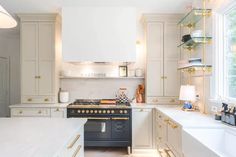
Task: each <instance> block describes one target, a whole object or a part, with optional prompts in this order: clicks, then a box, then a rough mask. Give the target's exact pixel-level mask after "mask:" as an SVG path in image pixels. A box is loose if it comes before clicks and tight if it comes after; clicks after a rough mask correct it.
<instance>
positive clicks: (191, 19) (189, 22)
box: [178, 9, 211, 28]
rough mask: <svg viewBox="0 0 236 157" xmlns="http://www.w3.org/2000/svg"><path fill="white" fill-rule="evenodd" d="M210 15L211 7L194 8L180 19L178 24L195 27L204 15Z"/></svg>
mask: <svg viewBox="0 0 236 157" xmlns="http://www.w3.org/2000/svg"><path fill="white" fill-rule="evenodd" d="M210 15H211V9H192V10H191V11H190V12H189V13H188V14H186V15H185V16H184V17H183V18H182V19H181V20H180V21H179V23H178V25H180V26H183V27H189V28H191V27H194V26H195V25H196V23H198V21H200V20H201V18H202V17H203V16H210Z"/></svg>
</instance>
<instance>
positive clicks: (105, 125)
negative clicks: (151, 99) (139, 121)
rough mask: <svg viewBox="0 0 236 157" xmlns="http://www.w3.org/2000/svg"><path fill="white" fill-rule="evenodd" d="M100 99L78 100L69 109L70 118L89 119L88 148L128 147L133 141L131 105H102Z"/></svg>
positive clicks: (86, 130)
mask: <svg viewBox="0 0 236 157" xmlns="http://www.w3.org/2000/svg"><path fill="white" fill-rule="evenodd" d="M100 102H101V100H99V99H92V100H91V99H89V100H88V99H86V100H85V99H78V100H76V101H75V102H74V103H71V104H70V105H69V106H68V107H67V117H68V118H87V119H88V122H87V123H86V124H85V128H84V130H85V137H84V139H85V146H86V147H127V148H128V152H130V150H131V149H130V148H131V141H132V130H131V129H132V127H131V126H132V112H131V108H130V104H129V103H127V104H106V105H104V104H101V103H100Z"/></svg>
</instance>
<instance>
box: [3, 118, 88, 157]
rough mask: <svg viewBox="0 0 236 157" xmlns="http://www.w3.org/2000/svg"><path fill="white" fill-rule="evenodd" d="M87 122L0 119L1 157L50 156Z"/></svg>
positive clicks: (47, 119) (58, 119) (51, 119)
mask: <svg viewBox="0 0 236 157" xmlns="http://www.w3.org/2000/svg"><path fill="white" fill-rule="evenodd" d="M85 123H86V119H79V118H76V119H62V118H55V119H53V118H0V156H2V157H16V156H17V157H53V156H54V155H55V154H56V153H58V151H59V150H60V149H61V148H62V147H64V146H65V144H66V143H67V142H69V140H70V139H71V138H72V136H74V134H75V133H76V132H77V131H78V130H79V129H80V128H81V127H82V126H83V125H84V124H85Z"/></svg>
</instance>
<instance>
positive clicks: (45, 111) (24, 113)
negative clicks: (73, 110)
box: [11, 107, 66, 118]
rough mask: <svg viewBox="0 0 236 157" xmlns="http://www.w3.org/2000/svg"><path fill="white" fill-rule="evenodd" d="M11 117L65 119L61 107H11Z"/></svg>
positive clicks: (63, 110)
mask: <svg viewBox="0 0 236 157" xmlns="http://www.w3.org/2000/svg"><path fill="white" fill-rule="evenodd" d="M11 117H48V118H49V117H51V118H66V108H62V107H11Z"/></svg>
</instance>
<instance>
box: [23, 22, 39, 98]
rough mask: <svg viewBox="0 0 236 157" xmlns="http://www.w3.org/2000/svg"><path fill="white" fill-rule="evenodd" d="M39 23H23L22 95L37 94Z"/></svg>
mask: <svg viewBox="0 0 236 157" xmlns="http://www.w3.org/2000/svg"><path fill="white" fill-rule="evenodd" d="M37 56H38V25H37V23H22V24H21V67H22V68H21V83H22V86H21V92H22V95H37V94H38V80H37V79H36V78H35V77H36V76H37V73H38V71H37V69H38V67H37V65H38V64H37V62H38V60H37V58H38V57H37Z"/></svg>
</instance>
